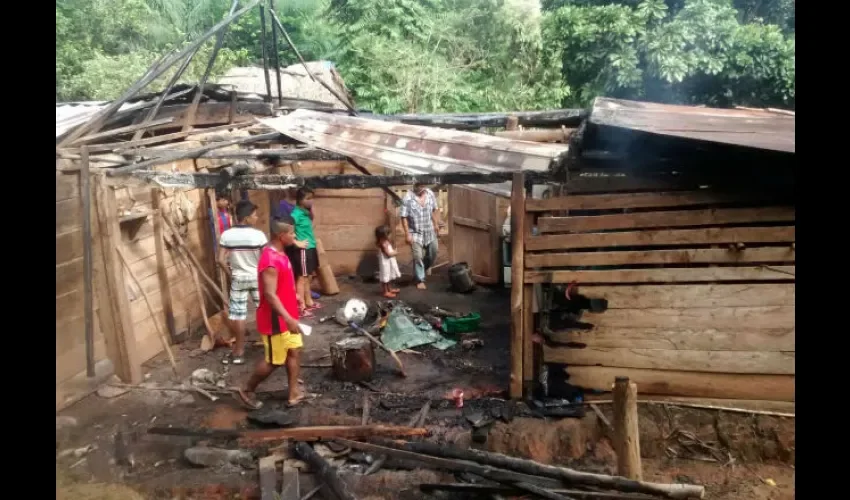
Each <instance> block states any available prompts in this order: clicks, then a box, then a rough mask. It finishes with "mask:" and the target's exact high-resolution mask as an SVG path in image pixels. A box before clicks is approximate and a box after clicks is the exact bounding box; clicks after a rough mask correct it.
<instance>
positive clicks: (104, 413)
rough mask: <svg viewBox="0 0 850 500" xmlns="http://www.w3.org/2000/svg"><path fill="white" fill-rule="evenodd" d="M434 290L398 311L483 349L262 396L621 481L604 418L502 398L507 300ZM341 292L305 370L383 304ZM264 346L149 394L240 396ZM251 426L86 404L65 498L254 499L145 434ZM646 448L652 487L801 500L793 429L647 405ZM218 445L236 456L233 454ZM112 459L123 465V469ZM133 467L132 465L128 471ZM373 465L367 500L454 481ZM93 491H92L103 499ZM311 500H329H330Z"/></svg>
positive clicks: (204, 356)
mask: <svg viewBox="0 0 850 500" xmlns="http://www.w3.org/2000/svg"><path fill="white" fill-rule="evenodd" d="M433 278H434V279H433V280H432V281H431V286H430V288H429V289H428V290H427V291H420V290H416V289H414V288H412V287H409V286H407V287H403V289H402V292H401V294H400V296H399V299H400V300H404V301H406V302H408V303H409V304H411V305H413V306H417V305H418V306H434V305H436V306H440V307H442V308H445V309H449V310H452V311H457V312H470V311H475V312H478V313H480V314H481V316H482V323H481V328H480V331H479V332H477V333H475V334H472V335H470V337H474V338H478V339H481V340H482V341H483V346H481V347H478V348H476V349H473V350H464V349H462V348H461V346H460V344H458V345H457V346H455V347H452V348H449V349H447V350H445V351H438V350H436V349H433V348H429V347H422V348H417V349H415V350H416V351H418V352H419V353H420V354H404V353H400V354H399V356H400V357H401V359H402V361H403V362H404V364H405V368H406V371H407V374H408V377H407V378H406V379H402V378H399V377H398V376H397V375H396V370H395V365H394V363H393V361H392V360H391V359H390V358H389V357H388V356H386V355H385V354H383V353H378V354H377V359H378V368H377V370H376V374H375V378H374V380H373V381H372V389H377V390H378V391H380V392H377V393H376V392H373V391H372V390H370V389H368V388H365V387H362V386H360V385H357V384H351V383H343V382H339V381H336V380H334V379H333V378H332V377H331V376H330V369H329V368H327V367H323V366H322V367H305V368H304V369H303V370H302V379H303V380H304V382H305V385H306V388H307V390H308V391H309V392H311V393H315V394H317V397H316V398H315V399H313V400H311V401H310V402H309V403H307V404H304V405H303V406H301V407H300V408H295V409H287V408H286V405H285V397H286V396H285V395H286V392H285V390H286V377H285V372H283V371H280V372H278V373H276V374H274V375H273V376H272V377H271V378H270V379H269V380H268V381H267V382H266V383H265V384H264V386H262V387H261V388H260V391H262V392H261V393H260V394H259V397H260V399H262V400H263V401H264V402H265V409H278V410H281V411H284V412H286V413H287V414H288V415H290V416H291V417H292V418H294V419H295V420H296V421H297V422H298V424H300V425H342V424H359V423H360V417H361V413H362V402H363V399H364V395H365V394H369V395H370V401H371V421H372V422H373V423H392V424H401V425H404V424H406V423H407V422H408V421H409V420H410V418H411V417H412V416H413V415H415V414H416V413H417V412H418V411H419V409H420V407H421V406H422V405H423V404H424V403H425V402H426V401H428V400H430V401H431V402H432V404H431V410H430V412H429V415H428V419H427V420H426V422H425V426H426V427H427V428H428V429H429V431H430V432H431V437H430V438H429V439H431V440H434V441H436V442H440V443H451V444H455V445H459V446H469V445H473V446H478V447H482V448H485V449H489V450H492V451H499V452H503V453H509V454H512V455H516V456H524V457H529V458H533V459H535V460H539V461H541V462H546V463H556V464H567V465H571V466H574V467H577V468H581V469H583V470H589V471H599V472H606V473H612V472H613V471H614V466H615V463H616V462H615V456H614V453H613V451H612V450H611V446H610V442H609V440H608V437H607V436H606V431H605V427H604V425H602V424H601V423H600V422H599V421H598V419H597V417H596V415H595V414H593V413H592V412H588V414H587V415H586V416H585V417H583V418H567V419H562V420H552V419H541V418H536V417H535V415H534V414H533V412H531V411H530V410H529V408H528V407H527V406H524V405H523V404H519V405H516V404H513V403H506V402H505V401H504V400H503V399H502V398H503V397H504V391H505V389H506V387H507V381H508V378H509V369H508V363H509V358H510V354H509V293H508V291H507V290H505V289H502V288H480V289H478V290H476V291H475V292H474V293H472V294H469V295H460V294H455V293H451V292H450V291H448V285H447V282H446V281H445V280H444V279H442V278H441V277H437V276H435V277H433ZM340 289H341V292H340V294H339V295H337V296H334V297H325V298H323V299H322V300H321V302H322V303H323V305H324V308H323V309H322V310H320V311H319V312H318V314H317V316H316V319H313V320H309V321H306V322H307V323H309V324H311V325H313V327H314V328H313V332H312V335H310V336H309V337H305V339H304V340H305V348H304V352H303V355H302V363H303V364H305V365H327V364H329V362H330V361H329V359H328V358H327V357H326V355H327V353H328V344H329V342H331V341H334V340H337V339H340V338H343V337H345V336H347V335H349V333H347V332H345V331H344V330H343V328H342V327H340V326H338V325H337V324H335V323H334V322H333V321H329V322H325V323H320V322H318V321H317V319H318V318H319V317H322V316H325V315H329V314H332V312H333V311H334V310H335V309H336V307H337V306H338V305H340V304H341V303H343V302H344V301H345V300H347V299H348V298H350V297H360V298H363V299H368V300H375V299H378V298H379V297H378V294H377V289H378V285H377V284H370V283H362V282H361V281H359V280H354V279H346V278H342V279H340ZM257 340H258V336H257V334H256V333H252V334H250V335H249V343H248V346H249V347H248V349H247V350H246V354H247V357H248V363H247V364H246V365H244V366H225V365H223V364H222V363H221V358H222V357H223V356H224V350H221V349H219V350H216V351H213V352H211V353H201V352H199V350H198V346H199V338H198V337H197V336H196V337H195V338H192V339H190V340H188V341H187V342H185V343H184V344H182V345H181V346H179V347H178V348H177V349H176V350H175V356H176V357H177V359H178V367H179V369H178V372H179V373H178V376H176V377H175V376H174V375H173V374H172V371H171V368H170V366H169V363H168V360H167V358H166V357H165V356H164V355H161V356H158V357H157V358H155V359H153V360H151V361H150V362H149V363H147V364H146V365H145V367H144V373H145V377H146V383H148V384H160V385H164V384H173V383H175V382H179V381H185V380H186V379H187V378H188V377H189V375H190V374H191V373H192V371H193V370H195V369H197V368H208V369H210V370H213V371H214V372H216V373H217V374H218V375H220V376H221V377H223V378H224V380H225V381H226V383H227V385H241V384H242V383H243V381H244V380H245V379H246V378H247V377H248V375H249V373H250V371H251V369H252V366H253V363H254V362H255V361H256V360H257V359H259V358H260V357H261V356H262V352H263V350H262V347H258V346H254V345H253V344H254V341H257ZM456 388H460V389H462V390H463V391H464V393H465V396H466V400H465V404H464V406H463V408H457V407H456V406H455V404H454V402H453V401H451V400H450V399H449V398H448V395H449V393H451V391H452V390H453V389H456ZM602 411H603V413H607V414H608V418H609V419H610V409H609V408H606V407H605V406H604V405H603V406H602ZM247 415H248V412H247V411H245V410H244V409H243V408H241V406H240V405H239V404H238V403H237V402H236V401H235V400H232V399H230V398H228V397H223V398H221V399H220V400H218V401H216V402H212V401H209V400H207V399H205V398H203V397H202V396H199V395H196V394H188V393H181V392H162V391H148V390H133V391H130V392H127V393H126V394H123V395H120V396H117V397H109V398H106V397H102V396H99V395H97V394H94V395H91V396H89V397H87V398H85V399H83V400H82V401H80V402H79V403H77V404H75V405H73V406H72V407H70V408H67V409H66V410H64V411H63V412H61V413H60V415H59V418H57V498H65V499H68V500H74V499H81V498H89V499H93V498H133V497H132V496H131V495H132V493H129V490H126V489H122V487H121V486H117V485H120V484H123V485H126V487H129V488H132V490H133V491H135V492H138V493H139V494H141V497H143V498H198V499H212V498H259V496H258V494H259V490H258V471H257V469H256V468H251V467H247V468H244V467H239V466H235V465H228V466H224V467H217V468H198V467H195V466H192V465H191V464H189V463H188V462H187V461H186V460H185V459H184V458H183V451H184V450H185V449H186V448H188V447H190V446H193V445H196V444H198V443H199V441H200V440H199V439H198V438H184V437H170V436H154V435H149V434H146V430H147V428H149V427H151V426H163V425H173V426H181V427H206V428H219V429H228V428H248V427H252V425H251V424H249V423H248V422H247V420H246V417H247ZM482 416H483V417H484V418H485V419H490V420H494V421H495V423H494V424H493V425H490V426H487V427H485V428H484V429H485V431H486V432H485V431H478V432H477V433H476V435H475V436H474V437H475V439H473V433H472V430H473V428H472V425H471V421H474V420H477V419H480V418H481V417H482ZM60 424H61V425H60ZM60 427H61V429H60ZM118 432H120V433H121V436H122V439H121V442H122V443H125V445H124V446H122V445H118V449H117V450H116V438H115V436H116V433H118ZM474 440H475V441H476V442H473V441H474ZM641 440H642V454H643V455H644V460H643V469H644V478H645V479H646V480H651V481H659V482H676V481H682V482H693V483H698V484H704V485H705V486H706V490H707V493H706V498H717V499H729V500H731V499H740V500H748V499H754V500H762V499H786V498H787V499H791V498H793V497H794V468H793V464H794V421H793V419H780V418H776V417H765V416H758V417H754V416H749V415H731V414H723V415H720V416H718V415H717V412H711V411H704V410H682V409H676V408H670V407H665V408H659V407H644V406H641ZM482 441H483V442H482ZM210 444H211V445H213V446H221V447H230V448H235V447H237V446H238V443H235V442H230V443H227V442H216V443H210ZM252 451H253V452H254V453H255V456H257V457H261V456H265V454H266V453H267V452H268V447H267V446H266V447H254V448H252ZM116 456H117V457H118V458H119V462H121V463H116ZM128 461H129V462H132V465H127V462H128ZM279 467H280V465H279ZM365 467H366V466H365V465H362V464H357V463H354V462H353V461H349V462H348V463H346V464H344V465H342V467H341V470H342V471H343V473H344V475H345V478H346V480H347V481H348V482H349V483H350V484H351V485H352V487H353V488H354V491H355V492H356V493H357V494H358V495H359V496H358V497H359V498H373V499H379V498H383V499H396V498H430V497H427V496H425V495H424V494H421V493H419V491H418V487H417V486H418V484H420V483H423V482H453V481H454V478H453V477H452V476H450V475H447V474H444V473H439V472H434V471H430V470H425V469H419V470H415V471H403V470H391V469H384V470H381V471H379V472H377V473H375V474H372V475H370V476H362V475H361V474H360V473H362V471H363V470H364V469H365ZM278 475H279V474H278ZM99 485H108V486H99ZM311 486H312V476H311V475H310V474H301V494H302V495H303V494H304V493H306V492H307V491H309V490H310V489H311ZM92 488H95V489H96V491H95V492H94V493H93V492H92V491H93V490H92ZM97 488H100V489H99V490H98V489H97ZM81 491H82V493H81ZM97 492H100V493H97ZM104 492H107V493H104ZM101 493H102V494H101ZM99 494H101V496H98V495H99ZM104 495H105V496H104ZM313 498H322V496H321V492H319V494H317V495H316V496H314V497H313Z"/></svg>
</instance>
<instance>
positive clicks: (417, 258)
mask: <svg viewBox="0 0 850 500" xmlns="http://www.w3.org/2000/svg"><path fill="white" fill-rule="evenodd" d="M437 208H438V207H437V197H436V196H435V195H434V192H433V191H431V190H430V189H428V188H426V187H425V185H424V184H415V185H414V186H413V190H411V191H408V192H407V194H406V195H404V199H403V200H402V202H401V210H400V211H399V216H400V217H401V224H402V226H404V233H405V239H406V240H407V243H408V244H410V246H411V247H412V251H413V269H414V272H415V274H416V281H417V283H416V288H419V289H420V290H424V289H425V288H426V287H425V271H426V270H428V269H430V268H431V266H433V265H434V262H435V261H436V260H437V251H438V250H439V248H438V245H437V233H438V229H437V228H438V226H439V225H440V217H439V211H438V210H437Z"/></svg>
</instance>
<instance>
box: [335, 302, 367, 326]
mask: <svg viewBox="0 0 850 500" xmlns="http://www.w3.org/2000/svg"><path fill="white" fill-rule="evenodd" d="M368 311H369V306H368V305H366V303H365V302H363V301H362V300H360V299H348V302H346V303H345V305H344V306H342V307H340V308H339V309H337V310H336V321H337V323H339V324H340V325H343V326H348V324H349V323H350V322H352V321H353V322H355V323H357V324H361V323H363V320H364V319H366V313H367V312H368Z"/></svg>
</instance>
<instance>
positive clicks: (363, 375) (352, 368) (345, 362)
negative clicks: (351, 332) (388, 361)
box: [330, 337, 375, 382]
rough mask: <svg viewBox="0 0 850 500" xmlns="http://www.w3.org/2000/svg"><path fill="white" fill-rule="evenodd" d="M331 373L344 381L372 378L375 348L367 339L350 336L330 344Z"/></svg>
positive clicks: (359, 380)
mask: <svg viewBox="0 0 850 500" xmlns="http://www.w3.org/2000/svg"><path fill="white" fill-rule="evenodd" d="M330 351H331V364H332V366H333V374H334V377H336V378H337V379H338V380H342V381H345V382H361V381H367V380H371V379H372V375H373V374H374V373H375V350H374V349H373V347H372V343H371V342H370V341H369V339H366V338H363V337H350V338H347V339H342V340H340V341H338V342H334V343H332V344H331V345H330Z"/></svg>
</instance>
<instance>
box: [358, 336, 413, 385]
mask: <svg viewBox="0 0 850 500" xmlns="http://www.w3.org/2000/svg"><path fill="white" fill-rule="evenodd" d="M349 326H351V328H353V329H354V330H356V331H357V333H359V334H361V335H363V336H364V337H366V338H367V339H369V340H371V341H372V343H373V344H375V345H376V346H378V347H380V348H381V349H382V350H383V351H384V352H386V353H387V354H389V355H390V357H392V358H393V360H395V362H396V364H397V365H398V371H399V374H400V375H401V376H402V377H407V373H405V371H404V364H403V363H402V362H401V359H399V357H398V355H396V353H394V352H392V351H391V350H389V349H387V346H385V345H384V344H383V342H381V341H380V340H378V339H376V338H375V337H373V336H372V334H371V333H369V332H367V331H366V330H364V329H363V328H360V327H359V326H357V325H356V324H354V323H349Z"/></svg>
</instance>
